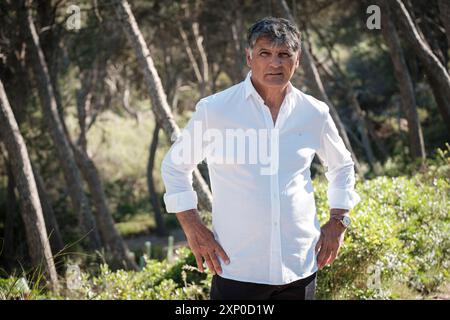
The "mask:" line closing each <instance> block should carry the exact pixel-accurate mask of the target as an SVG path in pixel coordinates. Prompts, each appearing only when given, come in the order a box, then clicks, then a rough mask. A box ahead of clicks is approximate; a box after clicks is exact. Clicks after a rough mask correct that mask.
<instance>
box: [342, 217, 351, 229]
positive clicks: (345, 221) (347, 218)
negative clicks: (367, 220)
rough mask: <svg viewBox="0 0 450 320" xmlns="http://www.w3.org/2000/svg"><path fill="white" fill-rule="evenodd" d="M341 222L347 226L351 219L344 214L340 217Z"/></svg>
mask: <svg viewBox="0 0 450 320" xmlns="http://www.w3.org/2000/svg"><path fill="white" fill-rule="evenodd" d="M342 223H343V224H344V225H345V226H346V227H348V226H349V225H350V223H351V220H350V218H349V217H347V216H344V217H342Z"/></svg>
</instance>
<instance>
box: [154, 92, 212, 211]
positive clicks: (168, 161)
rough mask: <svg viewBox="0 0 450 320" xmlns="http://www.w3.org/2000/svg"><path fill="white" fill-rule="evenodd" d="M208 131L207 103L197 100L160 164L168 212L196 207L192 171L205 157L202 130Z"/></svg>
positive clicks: (196, 201)
mask: <svg viewBox="0 0 450 320" xmlns="http://www.w3.org/2000/svg"><path fill="white" fill-rule="evenodd" d="M204 130H206V110H205V102H204V101H203V100H200V102H199V103H197V105H196V108H195V112H194V113H193V115H192V117H191V119H190V120H189V122H188V123H187V125H186V127H185V128H184V129H183V131H182V132H181V134H180V135H179V136H178V137H177V139H176V141H175V142H174V143H173V144H172V146H171V147H170V149H169V151H168V152H167V154H166V155H165V156H164V159H163V161H162V163H161V176H162V179H163V182H164V186H165V188H166V192H165V194H164V203H165V204H166V211H167V212H169V213H177V212H181V211H186V210H189V209H196V208H197V203H198V200H197V193H196V192H195V191H194V189H193V187H192V180H193V178H192V173H193V171H194V169H195V168H196V166H197V164H198V163H200V162H201V161H202V160H203V159H205V152H204V150H205V145H204V141H203V132H204Z"/></svg>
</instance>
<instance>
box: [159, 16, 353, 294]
mask: <svg viewBox="0 0 450 320" xmlns="http://www.w3.org/2000/svg"><path fill="white" fill-rule="evenodd" d="M300 53H301V52H300V33H299V31H298V30H297V28H296V26H295V25H293V24H292V23H290V22H289V21H288V20H285V19H279V18H264V19H262V20H260V21H258V22H256V23H255V24H254V25H253V26H252V27H251V28H250V29H249V34H248V48H247V50H246V57H247V64H248V66H249V67H250V69H251V71H250V72H249V74H248V75H247V78H246V79H245V81H243V82H241V83H239V84H237V85H235V86H233V87H231V88H228V89H227V90H224V91H222V92H219V93H216V94H214V95H212V96H209V97H206V98H203V99H201V100H200V102H199V103H198V104H197V107H196V111H195V113H194V114H193V116H192V118H191V119H190V121H189V123H188V124H187V126H186V128H185V129H184V130H183V134H182V135H181V136H180V137H178V139H177V141H176V142H175V143H174V144H173V146H172V147H171V149H170V150H169V152H168V154H167V155H166V156H165V158H164V160H163V163H162V177H163V180H164V184H165V186H166V194H165V195H164V201H165V204H166V209H167V211H168V212H174V213H176V215H177V218H178V220H179V221H180V224H181V226H182V228H183V230H184V232H185V234H186V237H187V240H188V244H189V246H190V248H191V250H192V252H193V254H194V255H195V258H196V260H197V264H198V268H199V270H200V271H201V272H203V271H204V270H203V259H204V260H205V262H206V265H207V266H208V269H209V270H210V271H211V272H212V273H213V280H212V284H211V299H314V294H315V282H316V272H317V270H318V269H320V268H322V267H324V266H325V265H327V264H331V263H332V262H333V261H334V259H335V258H336V256H337V254H338V251H339V248H340V246H341V245H342V242H343V237H344V233H345V230H346V228H347V227H348V225H349V223H350V218H349V217H348V215H349V211H350V210H351V209H352V208H353V207H354V206H355V205H356V204H357V203H358V202H359V200H360V199H359V196H358V195H357V194H356V193H355V191H354V184H355V173H354V164H353V161H352V158H351V154H350V152H349V151H348V150H347V149H346V148H345V145H344V143H343V141H342V139H341V138H340V137H339V134H338V131H337V129H336V126H335V124H334V122H333V120H332V118H331V116H330V113H329V110H328V107H327V106H326V105H325V104H324V103H323V102H321V101H318V100H316V99H314V98H313V97H311V96H309V95H306V94H304V93H303V92H301V91H300V90H298V89H296V88H294V87H293V86H292V84H291V83H290V79H291V78H292V76H293V74H294V72H295V70H296V69H297V68H298V66H299V60H300ZM236 140H237V142H238V143H237V145H235V142H236ZM269 151H270V152H269ZM269 153H270V155H269V156H267V154H269ZM315 154H317V155H318V156H319V158H320V159H321V160H322V163H323V164H324V165H325V166H327V167H328V170H327V172H326V177H327V179H328V182H329V186H328V201H329V205H330V208H331V209H330V219H329V221H328V222H327V223H326V224H325V225H323V226H322V228H321V227H320V224H319V221H318V219H317V215H316V208H315V202H314V194H313V186H312V183H311V177H310V165H311V162H312V160H313V158H314V155H315ZM204 159H206V161H207V163H208V169H209V175H210V181H211V189H212V194H213V209H212V226H213V230H212V231H210V230H209V229H208V228H207V227H206V226H205V225H204V224H203V223H202V222H201V220H200V218H199V215H198V213H197V209H196V208H197V195H196V193H195V192H194V191H193V188H192V171H193V169H194V168H195V167H196V165H197V164H198V163H199V162H201V161H202V160H204Z"/></svg>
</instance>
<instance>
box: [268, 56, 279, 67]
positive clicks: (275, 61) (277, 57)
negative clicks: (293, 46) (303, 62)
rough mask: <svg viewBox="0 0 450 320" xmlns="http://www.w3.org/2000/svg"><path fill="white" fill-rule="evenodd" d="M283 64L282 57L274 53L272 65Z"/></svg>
mask: <svg viewBox="0 0 450 320" xmlns="http://www.w3.org/2000/svg"><path fill="white" fill-rule="evenodd" d="M281 64H282V59H281V58H280V57H279V56H278V55H273V57H272V59H270V65H271V66H273V67H279V66H281Z"/></svg>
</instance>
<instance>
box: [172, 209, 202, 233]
mask: <svg viewBox="0 0 450 320" xmlns="http://www.w3.org/2000/svg"><path fill="white" fill-rule="evenodd" d="M176 217H177V219H178V221H179V222H180V225H181V227H182V228H183V231H184V232H185V233H188V232H190V231H191V230H192V229H193V228H195V226H198V225H203V222H202V219H201V218H200V215H199V214H198V211H197V209H189V210H186V211H181V212H178V213H176Z"/></svg>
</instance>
